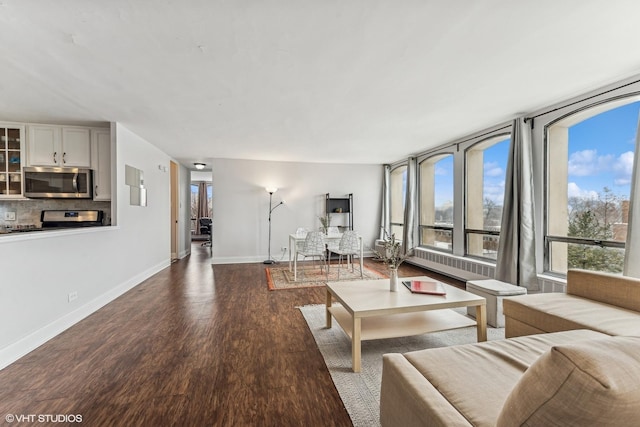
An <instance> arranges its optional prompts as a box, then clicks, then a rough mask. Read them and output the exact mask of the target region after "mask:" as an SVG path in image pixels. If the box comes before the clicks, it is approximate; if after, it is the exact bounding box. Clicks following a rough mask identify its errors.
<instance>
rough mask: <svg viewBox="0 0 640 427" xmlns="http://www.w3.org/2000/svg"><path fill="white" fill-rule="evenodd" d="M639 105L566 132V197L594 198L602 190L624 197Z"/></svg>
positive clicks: (578, 125)
mask: <svg viewBox="0 0 640 427" xmlns="http://www.w3.org/2000/svg"><path fill="white" fill-rule="evenodd" d="M639 110H640V102H634V103H632V104H627V105H624V106H622V107H619V108H616V109H613V110H609V111H606V112H604V113H602V114H599V115H597V116H594V117H591V118H589V119H587V120H584V121H582V122H580V123H578V124H576V125H574V126H572V127H570V128H569V187H568V192H569V197H574V196H577V197H597V195H598V193H601V192H602V190H603V189H604V187H607V188H609V189H610V190H611V191H612V193H613V194H616V195H620V196H623V197H628V196H629V192H630V184H631V173H632V170H633V157H634V151H635V138H636V127H637V124H638V113H639Z"/></svg>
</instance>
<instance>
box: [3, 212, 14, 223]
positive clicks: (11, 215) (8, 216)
mask: <svg viewBox="0 0 640 427" xmlns="http://www.w3.org/2000/svg"><path fill="white" fill-rule="evenodd" d="M4 219H5V221H15V220H16V213H15V212H5V213H4Z"/></svg>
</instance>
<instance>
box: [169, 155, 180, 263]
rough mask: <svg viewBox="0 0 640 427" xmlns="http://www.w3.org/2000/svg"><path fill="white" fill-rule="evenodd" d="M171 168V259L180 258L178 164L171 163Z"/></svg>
mask: <svg viewBox="0 0 640 427" xmlns="http://www.w3.org/2000/svg"><path fill="white" fill-rule="evenodd" d="M170 169H171V259H178V210H179V208H180V204H179V202H178V165H177V164H176V163H175V162H171V163H170Z"/></svg>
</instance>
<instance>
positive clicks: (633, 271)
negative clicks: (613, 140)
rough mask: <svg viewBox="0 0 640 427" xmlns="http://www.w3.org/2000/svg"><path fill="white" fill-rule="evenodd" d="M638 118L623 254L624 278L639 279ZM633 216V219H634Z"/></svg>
mask: <svg viewBox="0 0 640 427" xmlns="http://www.w3.org/2000/svg"><path fill="white" fill-rule="evenodd" d="M639 169H640V118H639V119H638V128H637V130H636V152H635V156H634V159H633V175H632V179H631V194H630V197H629V220H628V223H627V243H626V245H625V252H624V269H623V274H624V275H625V276H631V277H638V278H640V171H639ZM634 216H635V218H634Z"/></svg>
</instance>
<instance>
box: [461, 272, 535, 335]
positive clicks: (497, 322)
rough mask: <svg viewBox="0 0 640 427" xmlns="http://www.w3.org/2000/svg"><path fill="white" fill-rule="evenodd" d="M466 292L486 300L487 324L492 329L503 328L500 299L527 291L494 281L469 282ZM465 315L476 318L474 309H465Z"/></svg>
mask: <svg viewBox="0 0 640 427" xmlns="http://www.w3.org/2000/svg"><path fill="white" fill-rule="evenodd" d="M467 292H470V293H472V294H474V295H478V296H481V297H483V298H484V299H486V300H487V323H488V324H489V325H491V326H493V327H494V328H504V314H503V312H502V299H503V298H504V297H510V296H514V295H524V294H526V293H527V289H526V288H523V287H522V286H515V285H511V284H509V283H505V282H501V281H499V280H494V279H486V280H469V281H468V282H467ZM467 314H468V315H469V316H472V317H474V318H475V317H476V308H475V307H467Z"/></svg>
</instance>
